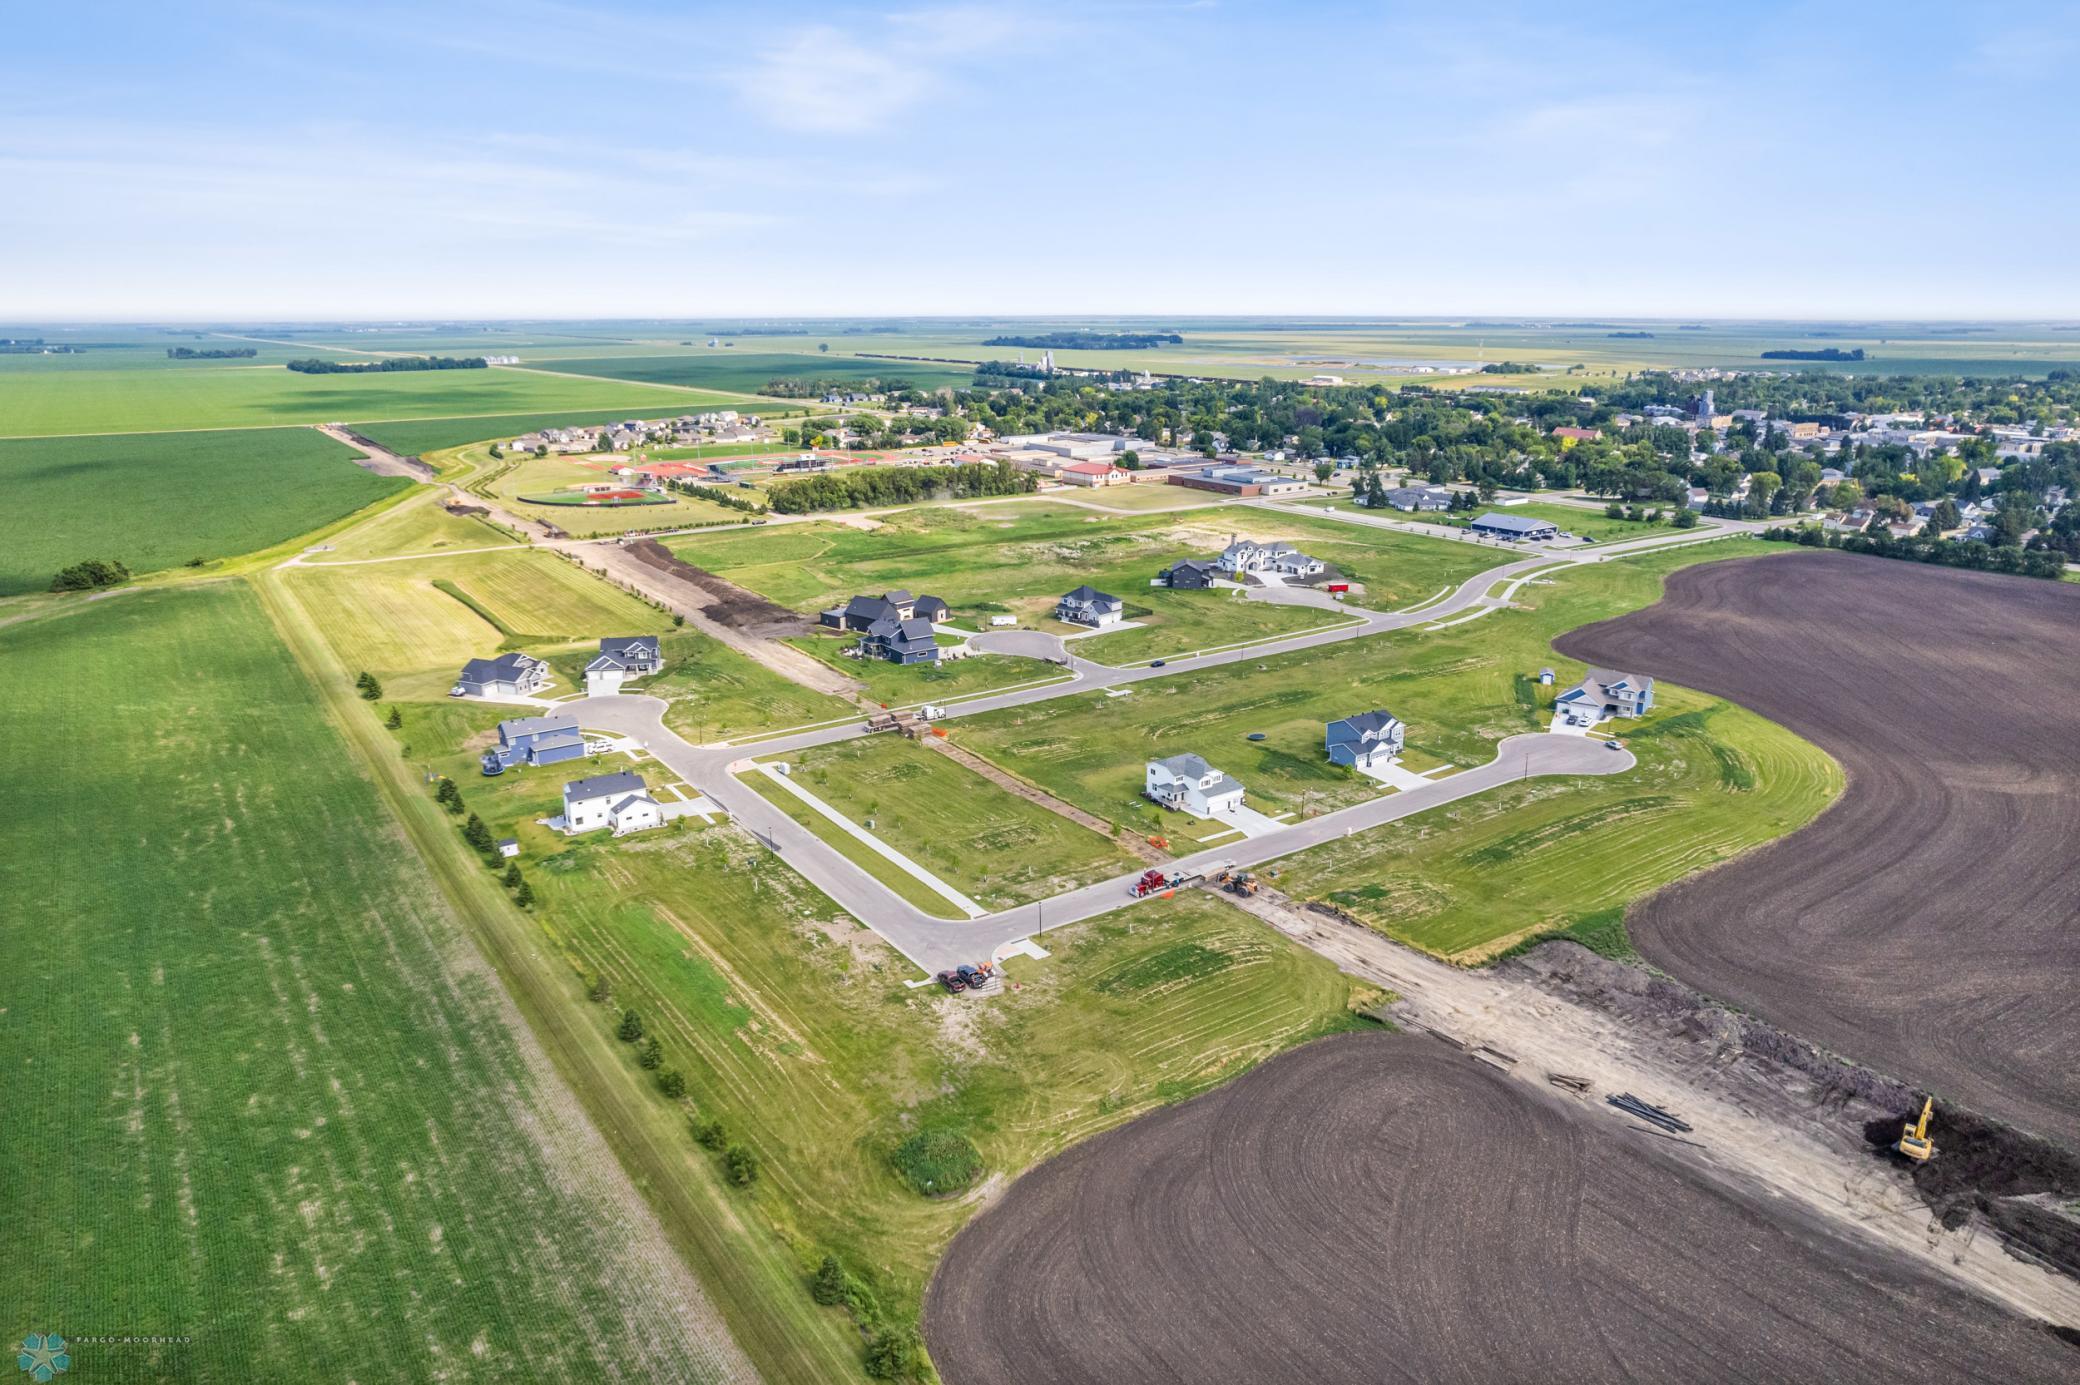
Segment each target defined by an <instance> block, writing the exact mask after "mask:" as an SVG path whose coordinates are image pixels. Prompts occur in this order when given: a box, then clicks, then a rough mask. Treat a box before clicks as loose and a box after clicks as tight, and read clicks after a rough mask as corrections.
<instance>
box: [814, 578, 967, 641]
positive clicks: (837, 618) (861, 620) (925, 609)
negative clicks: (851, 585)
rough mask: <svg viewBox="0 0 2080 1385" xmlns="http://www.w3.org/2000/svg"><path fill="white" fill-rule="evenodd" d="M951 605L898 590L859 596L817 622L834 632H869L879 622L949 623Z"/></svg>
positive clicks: (819, 618)
mask: <svg viewBox="0 0 2080 1385" xmlns="http://www.w3.org/2000/svg"><path fill="white" fill-rule="evenodd" d="M949 614H950V612H949V610H948V608H947V605H946V603H945V602H944V601H941V600H940V599H939V598H938V597H936V596H913V595H911V594H910V593H909V592H906V591H903V590H901V589H900V588H898V589H897V590H895V591H892V592H884V593H883V594H882V595H880V596H855V597H853V598H852V599H851V600H850V601H848V602H846V603H845V604H844V605H843V606H834V607H832V608H831V609H830V610H828V611H825V612H824V613H823V614H822V615H820V616H818V617H817V619H818V620H819V621H821V622H822V623H823V624H824V625H826V626H829V627H830V628H831V629H833V630H858V631H862V632H864V631H866V630H869V629H871V628H873V626H874V624H875V623H876V622H877V621H883V620H923V621H926V622H928V623H930V624H933V625H940V624H943V623H945V621H946V618H947V616H948V615H949Z"/></svg>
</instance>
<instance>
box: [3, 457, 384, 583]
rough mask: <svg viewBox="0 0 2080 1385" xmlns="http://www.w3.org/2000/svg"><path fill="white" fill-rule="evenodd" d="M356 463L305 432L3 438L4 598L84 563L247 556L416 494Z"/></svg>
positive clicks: (151, 563)
mask: <svg viewBox="0 0 2080 1385" xmlns="http://www.w3.org/2000/svg"><path fill="white" fill-rule="evenodd" d="M358 455H360V454H359V453H357V452H354V451H353V450H351V449H349V448H347V447H344V446H342V445H341V444H339V443H336V442H334V441H333V440H332V439H330V438H328V437H326V436H324V435H323V434H322V433H317V432H313V431H311V430H309V429H305V428H272V429H264V430H255V431H237V432H216V433H133V434H124V435H106V436H99V437H76V438H12V439H4V440H0V486H4V487H5V488H6V493H7V506H6V509H5V511H4V513H0V596H7V595H13V594H15V593H18V592H26V591H40V590H42V589H44V588H46V587H48V586H49V585H50V581H51V577H52V576H53V574H55V573H56V572H57V571H58V569H60V568H63V567H69V566H71V565H72V564H73V563H77V562H82V561H84V560H86V559H89V558H114V559H118V560H120V561H122V562H123V563H125V564H127V565H128V566H129V568H130V570H131V571H132V572H137V573H147V572H159V571H162V570H164V569H166V568H171V567H178V566H180V565H181V564H183V563H185V562H187V561H188V560H190V559H191V558H203V559H215V558H228V557H234V556H236V555H239V554H243V553H250V552H253V551H254V550H256V549H261V548H266V547H268V546H269V545H271V544H276V543H280V542H282V541H283V540H285V539H290V538H294V537H295V536H296V535H298V534H303V533H308V532H309V531H311V530H313V529H317V528H320V527H321V526H323V525H325V524H328V523H330V522H332V521H333V520H336V519H339V518H341V517H343V516H345V515H349V514H352V513H353V512H354V511H356V510H358V509H361V508H362V507H363V506H365V505H372V504H374V503H375V502H376V501H378V500H381V499H382V498H383V497H385V496H387V495H393V494H395V493H396V492H397V491H399V490H402V489H404V488H405V487H407V486H409V485H410V484H411V483H410V482H409V481H406V480H403V479H402V478H399V477H394V476H377V475H375V474H374V473H372V472H369V471H365V470H363V469H362V468H361V467H358V466H356V465H354V460H353V459H354V458H355V457H357V456H358Z"/></svg>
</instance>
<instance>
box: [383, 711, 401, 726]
mask: <svg viewBox="0 0 2080 1385" xmlns="http://www.w3.org/2000/svg"><path fill="white" fill-rule="evenodd" d="M383 725H384V726H386V727H388V728H389V729H390V730H392V731H397V730H401V729H403V727H404V713H403V711H401V710H400V709H398V708H396V707H392V708H391V709H390V715H389V716H387V717H384V718H383Z"/></svg>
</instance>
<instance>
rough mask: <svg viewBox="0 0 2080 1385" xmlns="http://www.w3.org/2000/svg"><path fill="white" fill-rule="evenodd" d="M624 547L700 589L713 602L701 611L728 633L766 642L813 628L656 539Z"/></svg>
mask: <svg viewBox="0 0 2080 1385" xmlns="http://www.w3.org/2000/svg"><path fill="white" fill-rule="evenodd" d="M624 546H625V547H626V548H627V550H628V552H630V553H632V554H633V555H635V557H636V558H637V559H638V560H639V561H641V562H642V563H644V564H646V565H647V566H650V567H654V568H656V569H658V570H659V571H660V572H666V573H669V574H671V575H672V576H674V577H676V578H678V579H679V580H680V581H682V582H686V583H690V584H691V585H693V586H695V587H698V588H699V589H700V590H701V591H702V592H703V593H705V594H706V595H707V596H708V597H709V598H710V599H709V600H708V601H707V602H706V603H705V604H704V605H703V606H702V607H701V612H702V614H703V615H705V616H707V618H708V619H709V620H712V621H714V622H715V623H716V624H717V625H720V626H722V627H723V628H725V629H728V630H736V631H740V632H741V633H743V634H746V635H752V636H756V637H757V638H759V639H764V640H783V639H787V638H788V637H790V636H793V635H805V634H807V633H808V632H809V631H810V630H811V629H812V628H813V623H812V622H811V621H810V620H809V619H808V618H807V617H806V616H802V615H800V614H797V613H796V612H794V611H790V610H788V609H787V608H786V607H785V606H782V605H779V604H778V603H777V602H773V601H769V600H767V599H766V598H765V597H763V596H760V595H759V594H758V593H757V592H754V591H746V590H745V589H744V588H742V587H740V586H738V585H737V584H736V583H734V582H732V581H730V580H728V579H727V578H724V577H718V576H716V575H715V574H714V573H712V572H709V571H708V570H707V569H705V568H698V567H695V566H694V565H693V564H692V563H689V562H687V561H686V560H685V559H683V558H681V557H679V555H677V554H676V553H674V552H672V550H671V549H669V548H666V547H665V546H664V545H663V544H661V543H659V542H658V541H657V540H656V539H637V540H635V541H634V542H631V543H629V544H626V545H624Z"/></svg>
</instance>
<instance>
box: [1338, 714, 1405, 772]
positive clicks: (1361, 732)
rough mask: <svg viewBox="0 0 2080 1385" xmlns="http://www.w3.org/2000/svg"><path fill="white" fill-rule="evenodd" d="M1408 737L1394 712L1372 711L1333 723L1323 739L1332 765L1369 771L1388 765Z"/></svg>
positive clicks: (1399, 751)
mask: <svg viewBox="0 0 2080 1385" xmlns="http://www.w3.org/2000/svg"><path fill="white" fill-rule="evenodd" d="M1406 734H1407V733H1406V728H1404V727H1403V726H1402V725H1401V718H1399V717H1397V716H1395V715H1394V714H1393V713H1392V712H1388V711H1373V712H1360V713H1358V714H1357V715H1356V716H1354V717H1345V718H1344V719H1343V720H1342V721H1332V722H1330V723H1329V725H1328V728H1327V730H1326V731H1325V732H1324V735H1323V740H1324V741H1325V743H1326V744H1327V746H1328V749H1329V761H1330V763H1331V764H1338V765H1350V766H1353V767H1355V768H1359V769H1369V768H1370V767H1372V766H1373V765H1375V764H1382V765H1383V764H1387V763H1389V762H1390V761H1392V760H1393V758H1394V757H1395V756H1396V755H1399V754H1400V753H1401V743H1402V741H1403V739H1404V738H1405V736H1406Z"/></svg>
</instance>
